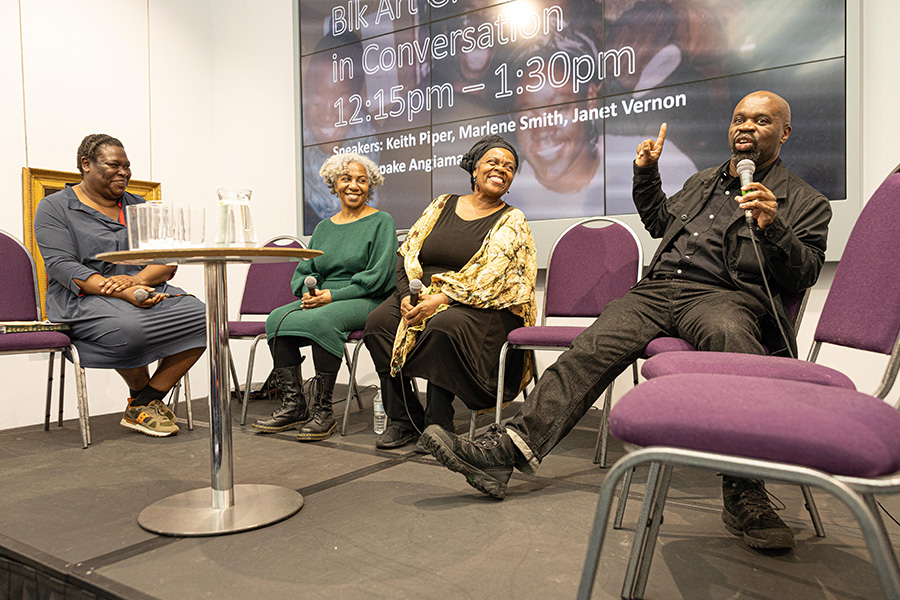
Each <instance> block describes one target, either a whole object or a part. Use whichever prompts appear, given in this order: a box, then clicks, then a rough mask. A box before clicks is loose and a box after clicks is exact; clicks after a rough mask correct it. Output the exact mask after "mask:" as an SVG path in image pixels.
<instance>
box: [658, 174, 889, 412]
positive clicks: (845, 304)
mask: <svg viewBox="0 0 900 600" xmlns="http://www.w3.org/2000/svg"><path fill="white" fill-rule="evenodd" d="M898 240H900V167H898V168H897V169H894V170H893V171H892V172H891V174H890V175H889V176H888V177H887V179H885V180H884V182H883V183H882V184H881V185H880V186H879V187H878V189H877V190H876V191H875V193H874V194H873V195H872V198H871V199H870V200H869V201H868V202H867V203H866V205H865V207H863V210H862V212H861V213H860V215H859V218H858V219H857V221H856V224H855V225H854V226H853V230H852V231H851V232H850V237H849V238H848V240H847V245H846V246H845V247H844V252H843V254H842V256H841V261H840V263H839V264H838V267H837V270H836V271H835V274H834V281H833V282H832V283H831V288H830V289H829V291H828V297H827V298H826V299H825V305H824V306H823V307H822V314H821V316H820V317H819V322H818V323H817V325H816V332H815V335H814V336H813V346H812V348H811V349H810V352H809V356H808V357H807V360H806V361H801V360H793V359H790V358H778V357H771V356H745V355H740V354H723V353H716V354H712V353H690V354H684V353H681V352H673V353H666V354H662V355H658V356H655V357H653V358H651V359H650V360H648V361H647V362H646V363H644V366H643V368H642V369H641V373H642V374H643V375H644V377H646V378H647V379H650V378H653V377H659V376H661V375H669V374H675V373H696V372H703V373H733V374H738V375H740V374H753V375H755V376H757V377H771V378H776V379H791V380H795V381H808V382H811V383H819V384H822V385H828V386H836V387H843V388H847V389H856V388H855V386H854V385H853V382H852V381H851V380H850V378H849V377H847V376H846V375H844V374H843V373H841V372H840V371H837V370H835V369H830V368H828V367H826V366H823V365H819V364H816V362H815V360H816V358H817V357H818V355H819V351H820V349H821V348H822V344H835V345H838V346H843V347H845V348H853V349H856V350H864V351H868V352H875V353H878V354H883V355H886V356H889V357H890V358H889V359H888V362H887V366H886V368H885V370H884V374H883V375H882V379H881V383H880V384H879V386H878V388H877V389H876V390H875V391H874V392H873V393H872V395H874V396H876V397H878V398H884V397H885V396H887V393H888V392H889V391H890V389H891V386H892V385H893V383H894V380H895V379H896V377H897V370H898V368H900V261H898V260H897V254H898V250H900V242H898Z"/></svg>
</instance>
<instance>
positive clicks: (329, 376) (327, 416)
mask: <svg viewBox="0 0 900 600" xmlns="http://www.w3.org/2000/svg"><path fill="white" fill-rule="evenodd" d="M336 380H337V372H335V373H319V372H316V376H315V377H314V378H313V379H312V380H310V383H311V385H310V390H309V396H310V397H313V398H315V399H314V400H313V406H312V412H311V414H310V419H309V421H308V422H307V423H306V425H304V426H303V427H301V428H300V433H298V434H297V441H300V442H320V441H322V440H324V439H327V438H328V437H330V436H331V434H332V433H334V430H335V428H336V427H337V424H336V423H335V422H334V411H333V410H332V409H331V396H332V394H333V393H334V382H335V381H336ZM313 394H315V395H313Z"/></svg>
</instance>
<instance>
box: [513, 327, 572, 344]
mask: <svg viewBox="0 0 900 600" xmlns="http://www.w3.org/2000/svg"><path fill="white" fill-rule="evenodd" d="M585 329H586V328H585V327H560V326H554V325H544V326H536V327H519V328H518V329H513V330H512V331H511V332H509V335H508V336H507V337H506V341H507V342H509V344H510V345H515V346H547V347H554V346H560V347H563V348H567V347H569V346H570V345H571V344H572V340H574V339H575V338H577V337H578V335H579V334H580V333H581V332H582V331H584V330H585Z"/></svg>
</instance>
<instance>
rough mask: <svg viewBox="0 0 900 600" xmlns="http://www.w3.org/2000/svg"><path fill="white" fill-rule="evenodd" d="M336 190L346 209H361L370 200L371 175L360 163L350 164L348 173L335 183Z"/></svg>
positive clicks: (339, 177)
mask: <svg viewBox="0 0 900 600" xmlns="http://www.w3.org/2000/svg"><path fill="white" fill-rule="evenodd" d="M334 189H335V191H337V195H338V198H340V200H341V206H342V207H343V208H344V209H346V210H350V211H357V210H359V209H361V208H362V207H363V206H365V204H366V200H368V198H369V174H368V172H367V171H366V168H365V167H363V166H362V165H361V164H359V163H355V162H352V163H349V164H348V165H347V171H346V172H345V173H343V174H342V175H339V176H338V178H337V180H336V181H335V182H334Z"/></svg>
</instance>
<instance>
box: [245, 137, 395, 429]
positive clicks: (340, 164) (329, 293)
mask: <svg viewBox="0 0 900 600" xmlns="http://www.w3.org/2000/svg"><path fill="white" fill-rule="evenodd" d="M319 175H321V176H322V179H323V180H324V182H325V184H326V185H328V188H329V189H330V190H331V193H332V194H335V195H336V196H337V197H338V198H339V199H340V201H341V210H340V212H339V213H337V214H336V215H334V216H333V217H331V218H330V219H325V220H323V221H320V222H319V224H318V225H316V229H315V231H313V234H312V237H311V238H310V240H309V247H310V248H313V249H316V250H321V251H322V252H323V254H322V255H321V256H317V257H315V258H313V259H312V260H308V261H304V262H301V263H300V264H299V265H297V270H296V271H295V272H294V277H293V279H292V280H291V286H292V288H293V290H294V295H295V296H297V297H298V298H300V300H297V301H295V302H292V303H290V304H288V305H286V306H282V307H281V308H278V309H276V310H274V311H272V313H271V314H270V315H269V317H268V319H266V337H267V339H268V342H269V348H270V349H271V351H272V359H273V362H274V367H275V378H276V381H277V382H278V384H279V389H280V396H281V407H279V408H278V409H277V410H276V411H275V412H273V413H272V415H271V416H269V417H266V418H263V419H259V420H257V421H256V422H255V423H253V428H254V429H256V430H257V431H260V432H263V433H275V432H279V431H286V430H288V429H291V428H294V427H299V428H300V433H299V434H298V435H297V439H298V440H300V441H302V442H310V441H319V440H324V439H326V438H327V437H329V436H330V435H331V434H332V433H334V430H335V422H334V413H333V411H332V407H331V398H332V393H333V391H334V383H335V380H336V379H337V372H338V369H340V366H341V357H342V356H343V352H344V343H345V342H346V341H347V336H348V335H349V334H350V332H352V331H356V330H358V329H362V328H363V327H364V326H365V323H366V317H367V316H368V314H369V312H370V311H371V310H372V309H373V308H375V307H376V306H378V305H379V304H380V303H381V302H382V301H383V300H384V299H385V298H387V297H388V296H389V295H390V294H391V292H392V291H393V290H394V263H395V262H396V257H397V232H396V228H395V226H394V219H392V218H391V216H390V215H389V214H388V213H386V212H382V211H379V210H378V209H376V208H373V207H371V206H369V205H368V204H367V203H366V202H367V200H368V197H369V190H371V189H374V188H376V187H377V186H379V185H381V184H382V183H383V182H384V177H383V176H382V175H381V172H380V171H379V169H378V166H377V165H375V163H374V162H372V161H371V160H370V159H368V158H366V157H365V156H362V155H359V154H354V153H347V154H336V155H334V156H331V157H330V158H328V160H326V161H325V163H324V164H323V165H322V168H321V169H320V170H319ZM310 276H312V277H314V278H315V280H316V283H315V286H314V289H312V290H310V288H309V287H308V286H307V285H306V280H307V278H308V277H310ZM304 346H311V347H312V356H313V365H314V367H315V371H316V375H315V377H314V378H312V379H311V380H310V382H309V383H308V384H307V385H306V386H303V385H302V378H301V375H300V362H301V361H302V360H303V356H302V355H301V353H300V349H301V348H302V347H304ZM304 388H305V389H304Z"/></svg>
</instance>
